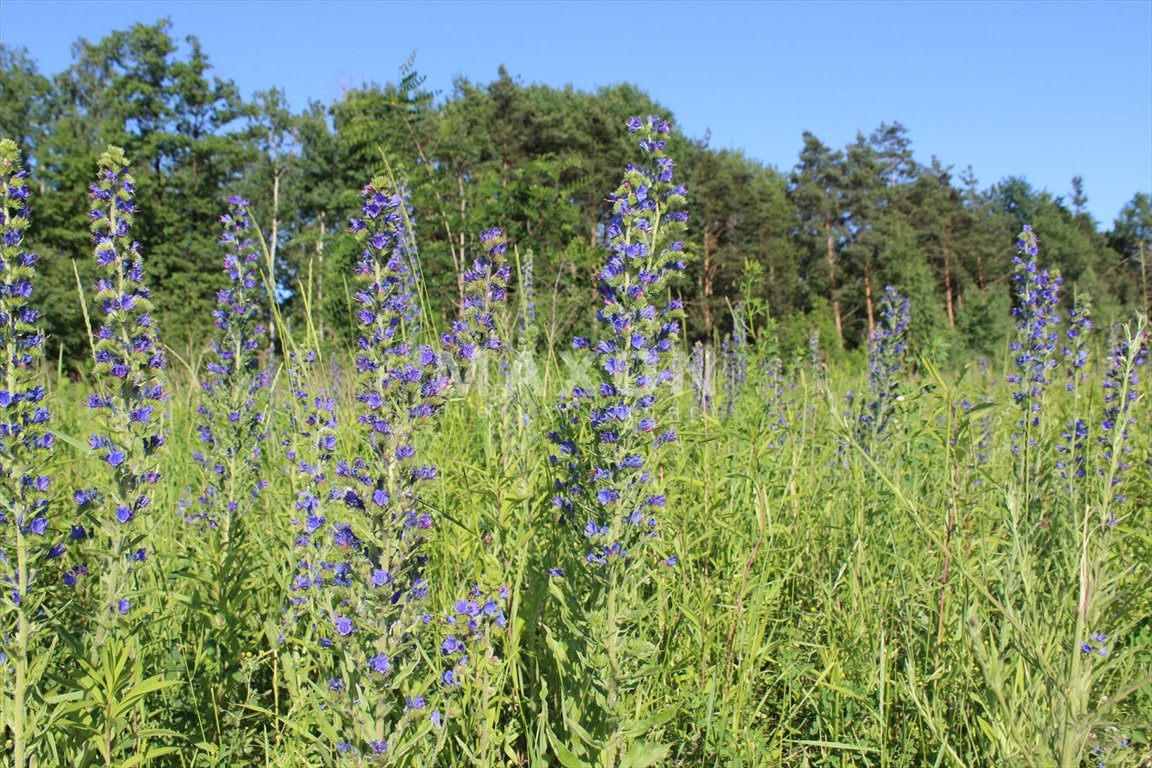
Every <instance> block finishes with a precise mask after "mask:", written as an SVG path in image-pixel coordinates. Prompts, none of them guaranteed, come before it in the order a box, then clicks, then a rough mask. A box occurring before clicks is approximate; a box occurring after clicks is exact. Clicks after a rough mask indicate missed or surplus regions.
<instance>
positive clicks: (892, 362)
mask: <svg viewBox="0 0 1152 768" xmlns="http://www.w3.org/2000/svg"><path fill="white" fill-rule="evenodd" d="M909 319H910V313H909V301H908V299H907V298H905V297H904V296H901V295H900V292H899V291H897V290H896V289H895V288H893V287H892V286H890V285H889V286H887V287H885V288H884V296H883V298H882V299H881V300H880V317H879V322H878V323H877V324H876V328H875V330H874V331H873V332H872V337H871V338H870V339H869V340H868V399H867V400H866V402H865V403H864V406H863V412H862V413H861V414H860V425H861V427H862V428H863V429H864V430H865V431H866V433H867V434H868V435H869V436H870V437H878V436H880V435H882V434H883V433H884V431H885V430H886V429H887V427H888V424H889V422H890V421H891V420H892V418H893V416H894V415H895V414H896V408H897V405H896V404H897V403H898V402H900V400H901V394H900V377H899V374H900V372H901V371H902V370H903V368H904V354H905V351H906V349H907V345H908V340H907V336H908V323H909Z"/></svg>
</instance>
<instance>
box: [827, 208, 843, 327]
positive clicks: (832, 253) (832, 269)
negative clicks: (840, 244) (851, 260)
mask: <svg viewBox="0 0 1152 768" xmlns="http://www.w3.org/2000/svg"><path fill="white" fill-rule="evenodd" d="M824 231H825V232H827V233H828V298H829V300H831V302H832V317H833V319H834V320H835V321H836V338H837V340H838V341H839V342H840V345H841V346H843V345H844V321H843V319H842V318H841V317H840V298H839V297H838V296H837V295H836V249H835V247H834V244H833V242H832V226H831V225H830V224H826V225H825V226H824Z"/></svg>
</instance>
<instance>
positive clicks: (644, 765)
mask: <svg viewBox="0 0 1152 768" xmlns="http://www.w3.org/2000/svg"><path fill="white" fill-rule="evenodd" d="M668 752H669V747H668V745H667V744H650V743H648V742H643V741H634V742H632V746H631V747H629V748H628V751H627V752H625V753H624V756H623V757H621V758H620V768H651V767H652V766H653V765H659V764H660V763H662V762H663V761H664V760H666V759H667V758H668Z"/></svg>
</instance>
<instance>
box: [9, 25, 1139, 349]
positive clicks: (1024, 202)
mask: <svg viewBox="0 0 1152 768" xmlns="http://www.w3.org/2000/svg"><path fill="white" fill-rule="evenodd" d="M225 75H226V73H217V72H216V71H215V70H214V69H213V68H212V66H211V63H210V59H209V56H208V54H207V52H205V51H204V50H202V48H201V46H200V44H199V42H198V40H197V39H196V37H194V36H189V37H187V38H185V39H184V40H183V41H178V40H176V39H174V38H173V35H172V30H171V26H170V24H169V23H168V22H167V21H160V22H157V23H155V24H151V25H146V24H138V25H136V26H133V27H132V28H131V29H127V30H123V31H117V32H114V33H112V34H110V35H109V36H107V37H105V38H104V39H102V40H100V41H98V42H96V43H91V42H88V41H86V40H80V41H78V42H77V43H76V44H75V46H74V61H73V64H72V65H71V66H70V67H69V68H68V69H66V70H65V71H63V72H57V73H51V74H46V73H43V72H41V71H40V69H39V67H38V65H37V63H36V61H34V60H33V59H32V58H30V57H29V55H28V53H27V51H25V50H22V49H14V48H11V47H6V46H0V136H4V137H8V138H12V139H13V140H15V141H16V142H17V143H18V144H19V145H20V146H21V147H22V148H23V151H24V152H25V154H26V157H25V162H26V164H27V166H28V167H29V168H30V169H31V174H32V180H33V186H34V192H35V194H36V195H37V196H38V200H37V202H36V212H37V214H36V217H35V219H34V221H33V225H32V228H31V230H30V232H29V237H28V244H29V247H30V248H32V249H33V250H35V251H36V252H37V253H38V254H39V255H40V257H41V259H42V268H41V272H42V277H41V280H42V282H41V286H42V287H41V288H40V289H38V291H37V300H38V302H39V303H40V309H41V310H42V311H43V313H44V317H45V322H46V324H47V328H46V330H47V332H48V334H49V338H50V344H51V345H52V348H51V350H52V351H51V352H50V354H51V355H53V356H54V357H56V356H58V357H59V358H60V359H61V360H62V361H63V362H65V364H68V363H73V362H75V361H78V360H80V359H82V358H83V357H84V356H85V355H86V353H87V348H88V340H87V337H86V334H85V331H84V322H83V317H82V315H81V308H80V306H79V304H78V302H77V301H76V296H77V293H76V291H77V281H78V280H79V281H80V283H81V284H83V285H87V284H90V283H91V282H92V280H93V274H94V273H93V272H92V270H93V265H92V264H91V263H90V262H91V259H89V258H88V254H89V252H90V243H89V241H88V237H87V234H86V233H87V231H88V226H87V201H86V196H85V191H86V189H87V186H88V183H89V177H90V174H91V169H92V168H93V167H95V164H96V160H97V158H98V156H99V155H100V153H101V152H103V151H104V149H105V148H106V147H107V146H108V145H109V144H113V145H116V146H120V147H123V148H124V150H125V153H126V154H127V157H128V158H129V159H130V160H131V162H132V164H133V173H134V175H135V177H136V179H137V182H138V187H139V197H138V199H139V206H140V210H139V214H138V216H137V228H136V231H137V232H138V237H139V240H140V243H141V247H142V252H143V254H144V257H145V259H146V264H147V270H148V274H149V280H150V282H151V283H152V284H153V285H154V286H155V298H156V305H157V315H158V320H159V323H160V326H161V327H162V328H163V329H164V332H165V337H166V338H167V339H168V341H169V343H170V344H171V345H172V346H173V347H174V348H175V349H177V350H181V349H185V348H196V347H198V346H199V341H200V340H201V339H203V338H206V337H207V335H208V331H209V329H210V327H211V324H212V305H213V302H214V300H215V296H216V292H217V291H218V290H219V289H220V288H221V287H222V286H223V283H224V281H225V279H226V278H225V276H224V275H223V274H222V272H221V270H220V253H219V247H218V246H217V243H216V234H215V233H216V232H217V222H218V219H219V217H220V215H221V213H223V211H224V210H225V207H226V202H225V201H226V200H227V199H228V197H229V196H231V195H242V196H244V197H246V198H248V199H250V200H251V201H252V210H253V213H254V216H255V218H256V220H257V221H258V223H259V225H260V229H261V231H262V233H263V236H264V240H265V242H266V244H267V247H268V248H269V249H270V251H271V254H272V256H273V258H274V262H275V264H276V267H277V275H276V281H277V289H276V296H275V298H276V301H277V302H278V304H279V305H280V307H279V308H280V310H281V312H282V313H283V314H284V316H285V317H286V318H287V319H288V320H289V321H290V322H291V321H292V319H293V318H299V317H302V316H303V315H304V312H305V304H309V305H310V306H311V309H312V310H313V311H314V313H315V315H314V316H316V317H319V318H321V319H322V327H321V328H320V331H321V333H322V334H323V338H324V339H325V341H326V342H327V343H330V344H332V345H335V346H338V347H339V346H346V345H347V344H348V343H349V342H350V340H351V338H352V336H351V326H352V320H353V318H352V314H353V313H352V310H351V308H350V306H351V305H350V295H349V290H348V282H347V279H346V275H347V274H348V273H349V269H350V268H351V266H352V264H353V263H354V261H355V258H356V252H357V246H356V245H355V241H354V240H353V239H352V238H351V237H350V236H349V234H348V233H347V232H346V229H347V217H348V216H349V214H350V213H351V212H352V211H353V210H354V208H355V204H356V199H357V194H358V192H359V190H360V187H361V185H362V183H363V180H364V179H366V178H370V177H372V176H373V175H374V174H375V173H377V172H379V171H380V170H382V169H385V168H387V169H389V170H390V172H392V173H395V174H396V175H397V176H398V177H401V178H404V179H406V181H407V184H408V186H409V187H410V188H411V191H412V202H413V206H414V209H415V221H416V226H417V227H418V230H419V238H420V243H421V258H422V260H423V263H424V265H425V267H424V270H425V279H426V281H427V283H428V293H429V301H430V303H431V305H432V306H431V309H432V311H433V312H435V313H439V314H441V315H443V316H445V317H449V316H452V315H454V313H455V311H456V307H457V305H458V299H459V295H460V290H461V286H460V285H459V284H458V282H457V280H458V278H457V275H459V274H460V272H461V268H462V266H463V265H465V264H466V263H468V260H470V259H471V258H472V257H473V255H474V253H475V251H476V249H477V248H478V247H479V233H480V232H482V231H483V230H485V229H487V228H489V227H492V226H501V227H503V228H504V229H505V230H506V231H507V233H508V236H509V240H510V243H511V245H512V249H513V251H514V252H516V253H518V254H520V263H521V264H523V263H525V262H527V261H529V260H530V261H531V263H532V265H533V268H534V271H535V284H536V286H537V290H538V291H539V295H540V297H541V298H540V299H539V308H540V319H541V323H542V327H543V329H544V331H545V335H546V337H547V340H548V341H551V342H559V341H560V340H562V339H564V338H566V337H567V336H568V335H571V333H573V332H587V331H588V330H589V328H590V325H591V321H592V318H591V317H590V316H589V313H588V312H587V307H588V306H589V305H590V302H591V300H592V299H593V296H592V294H591V293H590V288H588V287H587V286H589V285H590V281H589V280H588V279H586V278H587V277H588V275H589V274H590V272H591V271H592V270H593V269H594V268H595V266H596V265H597V264H598V263H599V261H600V258H601V257H600V254H599V249H600V248H601V247H602V246H603V244H604V240H605V232H606V223H607V221H608V214H609V211H608V209H607V203H606V197H607V194H608V192H609V191H611V190H612V189H614V188H615V187H616V185H617V184H618V182H619V178H618V176H619V169H620V168H622V167H623V166H624V165H625V163H626V162H627V161H628V160H629V159H630V156H629V155H630V149H629V143H628V136H627V133H626V131H625V129H624V125H625V121H626V120H627V119H628V117H629V116H630V115H634V114H659V115H662V116H664V117H666V118H669V119H671V120H672V123H673V125H675V115H674V114H673V113H672V112H671V110H669V109H668V108H666V107H665V106H664V105H662V104H660V103H659V102H658V101H657V100H656V99H655V98H654V97H653V96H652V95H649V94H647V93H645V92H643V91H642V90H640V89H639V88H637V87H635V86H633V85H629V84H626V83H621V84H617V85H612V86H609V87H604V88H600V89H599V90H597V91H595V92H585V91H578V90H575V89H573V88H571V87H566V88H555V87H551V86H547V85H539V84H534V83H533V84H525V83H524V82H523V81H521V80H519V79H517V78H515V77H513V76H512V75H510V74H509V73H508V72H506V71H505V70H504V69H503V68H501V69H500V70H499V71H498V72H497V73H496V77H495V79H493V80H492V81H491V82H488V83H479V82H471V81H469V80H466V79H458V80H457V81H456V82H455V83H453V85H452V87H451V90H450V92H448V93H442V94H437V93H434V92H433V91H431V90H430V89H429V88H428V87H427V86H426V84H425V82H424V79H423V78H422V77H421V76H420V75H419V73H418V71H417V69H416V64H415V61H414V60H411V59H410V60H409V61H407V62H404V63H402V64H401V66H400V67H399V70H398V74H397V76H396V77H395V79H394V80H392V81H390V82H386V83H384V84H377V83H366V84H364V85H362V86H360V87H358V88H355V89H351V90H348V91H346V92H345V93H343V95H342V97H341V98H340V99H339V100H337V101H336V102H335V103H333V104H329V105H325V104H320V103H316V102H313V103H311V104H309V105H308V106H307V107H306V108H305V109H303V110H301V111H294V110H293V109H292V108H291V107H290V106H289V105H288V103H287V100H286V98H285V96H284V94H283V93H282V92H280V91H277V90H271V91H264V92H258V93H255V94H252V95H251V96H248V97H246V96H245V95H244V94H242V93H241V92H240V91H239V89H238V88H237V86H236V85H235V84H234V82H233V81H231V80H229V79H227V77H226V76H225ZM797 140H798V143H797V155H796V163H795V165H794V166H793V167H792V168H787V169H776V168H772V167H769V166H765V165H763V164H761V163H759V162H757V161H755V160H752V159H750V158H748V157H746V156H745V155H744V154H743V153H741V152H739V151H733V150H728V149H716V148H713V147H711V146H709V142H708V140H707V139H706V138H693V137H689V136H685V135H683V134H682V133H679V132H674V133H673V136H672V138H671V140H670V146H669V155H670V156H671V157H673V158H675V159H676V161H677V163H678V165H679V171H678V177H679V178H681V179H683V180H684V183H685V185H686V187H687V189H688V191H689V195H688V200H689V213H690V219H689V229H688V239H687V240H686V242H685V250H686V252H687V254H688V268H687V269H686V271H685V273H684V276H683V278H682V279H681V280H680V281H679V282H678V283H677V284H675V285H674V286H673V290H674V291H676V292H677V293H679V294H680V295H681V296H682V297H683V300H684V303H685V307H686V310H687V315H688V319H687V337H688V339H689V341H694V340H704V341H706V342H707V341H709V340H712V339H715V338H717V337H719V336H720V335H722V334H724V333H726V332H728V331H729V330H730V328H731V322H732V320H731V317H732V313H731V308H732V307H734V306H736V305H738V304H740V303H745V304H746V305H748V306H752V307H756V308H758V310H759V311H758V312H756V313H753V316H754V317H756V318H758V322H759V323H761V324H764V323H770V324H772V326H773V328H774V331H775V333H776V334H777V336H778V338H779V341H780V343H781V345H782V347H783V349H782V351H783V352H784V353H785V354H786V355H788V354H799V353H800V350H801V349H802V348H803V346H804V344H805V341H806V339H807V338H809V337H810V336H811V335H812V334H813V333H814V332H818V333H819V334H820V338H821V339H822V345H823V346H824V348H825V349H827V350H828V351H829V352H830V353H831V354H833V355H836V354H840V353H841V352H842V351H850V350H854V349H859V348H861V347H862V346H863V344H864V343H865V341H866V340H867V338H868V334H869V332H870V330H871V328H872V327H873V325H874V323H875V321H876V314H877V311H878V310H877V305H878V300H879V299H878V297H879V296H880V295H881V294H882V293H883V290H884V288H885V286H887V285H894V286H896V287H897V288H899V290H900V291H901V292H902V293H903V294H904V295H905V296H908V297H909V298H910V299H911V303H912V308H913V309H912V311H913V314H914V320H913V323H912V328H913V329H914V330H913V335H914V343H915V344H916V345H917V346H918V347H920V348H921V349H930V350H933V351H934V352H935V353H937V354H938V355H940V356H942V357H945V358H951V359H956V360H962V359H964V358H965V357H968V356H971V355H975V354H986V353H995V352H997V351H999V350H1001V349H1002V348H1003V343H1004V341H1005V339H1006V338H1007V336H1008V333H1009V332H1010V330H1011V328H1012V321H1011V318H1010V313H1009V310H1010V305H1011V287H1010V282H1011V281H1010V279H1009V276H1010V275H1011V272H1012V258H1013V253H1014V245H1015V233H1017V232H1019V231H1020V229H1021V227H1022V225H1024V224H1031V225H1032V227H1033V229H1034V231H1036V232H1037V233H1038V234H1039V236H1040V238H1041V242H1042V247H1043V254H1044V260H1045V262H1046V266H1048V267H1050V268H1054V269H1058V270H1059V271H1060V273H1061V274H1062V275H1063V277H1064V280H1065V285H1066V286H1067V287H1066V291H1065V295H1066V296H1068V297H1070V298H1069V300H1082V299H1084V298H1087V297H1090V299H1091V302H1092V305H1093V312H1094V315H1095V317H1096V318H1097V319H1098V320H1097V321H1098V322H1099V323H1107V322H1108V321H1109V320H1111V319H1113V318H1117V317H1119V316H1121V315H1122V314H1123V313H1126V312H1128V311H1130V310H1132V309H1145V310H1147V309H1148V308H1149V307H1150V306H1152V292H1150V290H1149V275H1148V273H1147V272H1148V270H1147V260H1148V252H1149V248H1150V242H1152V199H1150V197H1149V194H1148V193H1146V192H1142V193H1137V194H1135V195H1134V197H1133V198H1132V200H1131V202H1129V203H1128V204H1127V205H1126V206H1125V207H1124V209H1123V211H1122V212H1121V213H1120V215H1119V217H1118V218H1117V219H1116V221H1114V222H1112V223H1111V224H1110V228H1107V229H1105V228H1103V226H1104V225H1102V224H1101V223H1099V222H1097V221H1095V220H1094V219H1093V218H1092V217H1091V216H1090V215H1089V214H1088V213H1087V211H1086V208H1085V205H1086V202H1087V193H1086V181H1085V180H1084V179H1082V178H1079V177H1077V178H1074V179H1071V180H1070V190H1069V193H1068V194H1067V195H1065V196H1054V195H1052V194H1051V193H1049V192H1047V191H1038V190H1036V189H1035V188H1033V187H1032V186H1031V185H1029V184H1028V182H1027V181H1026V180H1025V179H1024V177H1022V176H1019V177H1009V178H1004V179H1001V180H998V181H996V182H994V183H992V184H991V185H990V186H982V185H981V184H980V183H979V182H978V181H977V180H976V179H975V178H974V177H973V174H972V172H971V170H970V169H968V170H959V171H958V170H956V169H955V168H954V166H952V165H948V164H946V163H945V162H944V161H943V160H941V159H938V158H937V157H935V156H934V155H930V156H928V157H927V158H925V156H924V155H923V153H920V152H914V151H913V140H912V136H911V134H910V131H909V130H908V129H907V128H906V127H905V126H903V125H901V124H900V123H899V122H897V121H895V120H894V121H893V122H885V123H882V124H881V125H879V126H874V127H864V128H863V129H862V130H861V131H860V132H859V133H858V134H857V136H856V138H855V140H854V141H852V142H851V143H850V144H849V145H848V146H845V147H839V148H837V147H831V146H828V145H827V144H826V143H824V142H823V141H821V139H820V138H819V137H818V136H816V135H814V134H812V133H808V132H805V133H804V134H803V136H800V137H797ZM528 254H531V256H530V258H529V256H528ZM521 271H522V270H521ZM517 288H518V286H517V285H516V284H515V281H514V284H513V286H512V291H513V292H515V291H516V290H517Z"/></svg>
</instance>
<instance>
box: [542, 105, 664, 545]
mask: <svg viewBox="0 0 1152 768" xmlns="http://www.w3.org/2000/svg"><path fill="white" fill-rule="evenodd" d="M629 125H630V126H636V127H635V131H637V132H639V133H640V134H641V139H640V146H641V149H642V150H643V151H644V152H645V154H646V155H647V156H648V159H649V161H650V164H648V165H644V166H640V165H631V164H630V165H629V166H628V167H627V170H626V173H625V178H624V182H623V183H622V184H621V186H620V187H619V188H618V189H617V191H616V193H615V194H614V195H613V196H612V198H611V202H612V213H613V215H612V219H611V221H610V223H609V225H608V228H607V236H608V255H607V260H606V263H605V266H604V267H603V269H602V270H601V271H600V274H599V281H598V284H597V291H598V293H599V295H600V298H601V300H602V306H601V308H600V309H599V311H598V313H597V319H598V320H599V323H600V326H601V328H602V329H603V335H602V339H601V341H600V343H599V344H597V345H596V346H595V347H592V346H591V345H586V344H584V343H581V342H580V341H579V340H577V341H574V342H573V346H574V347H576V348H577V349H584V350H586V353H587V354H589V355H590V356H592V357H593V358H594V359H596V361H597V365H596V370H597V371H598V372H599V377H600V382H599V386H598V387H597V388H596V389H595V390H594V391H593V392H592V393H585V392H584V391H583V390H573V391H572V393H571V394H570V395H569V396H568V397H566V398H564V399H563V400H562V402H561V403H560V413H561V416H562V418H563V419H564V422H563V425H562V429H560V430H557V431H556V432H555V433H553V435H552V436H551V439H552V441H553V443H554V444H555V445H556V447H557V451H556V453H554V454H553V456H552V459H551V463H552V464H553V466H555V467H557V468H558V469H559V470H560V472H561V477H560V478H558V479H557V484H558V490H559V491H560V493H559V495H558V496H557V503H558V505H559V506H560V508H561V509H562V510H564V511H565V514H564V518H565V519H566V520H573V519H574V517H575V516H573V515H569V514H568V511H569V510H574V509H577V508H579V509H582V510H583V512H584V514H583V515H582V518H583V519H584V520H586V521H588V523H589V526H590V527H591V529H594V530H595V532H596V535H597V537H599V536H601V535H603V536H604V537H605V538H606V539H607V540H608V543H607V544H600V543H597V544H596V545H595V546H594V547H593V548H592V549H590V550H586V553H585V557H584V561H585V562H587V563H590V564H593V565H597V566H599V565H605V564H607V563H608V562H609V561H610V560H611V561H621V562H622V561H623V560H624V559H625V557H626V555H627V552H628V551H629V550H630V549H632V548H633V547H634V546H635V545H636V544H637V543H638V542H639V541H640V540H641V539H642V538H646V537H648V536H650V535H651V533H652V531H651V530H650V528H649V527H648V526H646V525H645V526H641V525H639V524H638V523H640V522H641V521H643V520H645V519H646V518H645V516H644V515H643V514H641V506H642V501H643V499H644V498H645V497H646V496H648V495H650V494H649V493H648V492H647V490H646V488H645V486H647V485H648V484H649V483H650V481H651V471H650V469H649V468H648V467H647V466H646V461H647V457H648V456H650V455H651V454H652V452H653V450H654V449H655V448H656V447H657V446H658V445H660V444H661V440H662V437H663V436H664V435H666V434H667V433H666V432H665V433H661V432H658V431H657V424H658V419H659V417H660V415H661V414H660V407H659V404H660V401H659V399H658V395H659V393H660V392H661V390H662V389H663V388H664V387H666V386H668V385H669V384H670V382H671V381H672V378H673V377H672V371H671V360H670V358H671V354H670V352H671V350H672V347H673V343H674V342H675V340H676V338H677V337H678V335H679V331H680V319H681V317H682V315H683V309H682V305H681V303H680V302H679V301H678V300H675V299H672V300H668V301H666V302H665V303H664V304H663V306H662V307H661V306H659V305H658V304H656V303H654V302H655V301H656V299H657V297H659V296H660V295H661V293H662V292H663V291H665V290H666V286H667V283H668V281H669V280H670V279H671V278H672V277H673V276H674V275H676V274H677V273H678V272H679V271H680V270H682V269H683V266H684V261H683V243H682V242H681V241H680V240H679V239H678V238H679V237H680V235H681V233H682V232H683V230H684V221H685V220H686V216H685V215H682V211H681V206H683V205H684V203H685V200H684V196H683V189H682V188H681V187H678V186H676V185H674V183H673V180H672V177H673V169H674V163H673V161H672V160H671V159H670V158H668V157H667V156H666V155H665V139H664V137H665V135H666V134H667V132H668V131H669V130H670V128H669V127H668V124H667V122H666V121H663V120H661V119H659V118H656V117H654V116H649V118H648V119H646V120H640V121H638V122H637V121H631V122H630V123H629ZM630 130H631V128H630ZM581 425H586V426H587V427H588V428H589V429H590V431H591V434H592V442H590V443H589V444H587V445H580V443H579V441H578V439H577V438H578V436H579V434H580V431H581ZM594 457H595V458H594ZM586 484H588V485H590V487H586ZM601 532H603V534H601Z"/></svg>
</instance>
